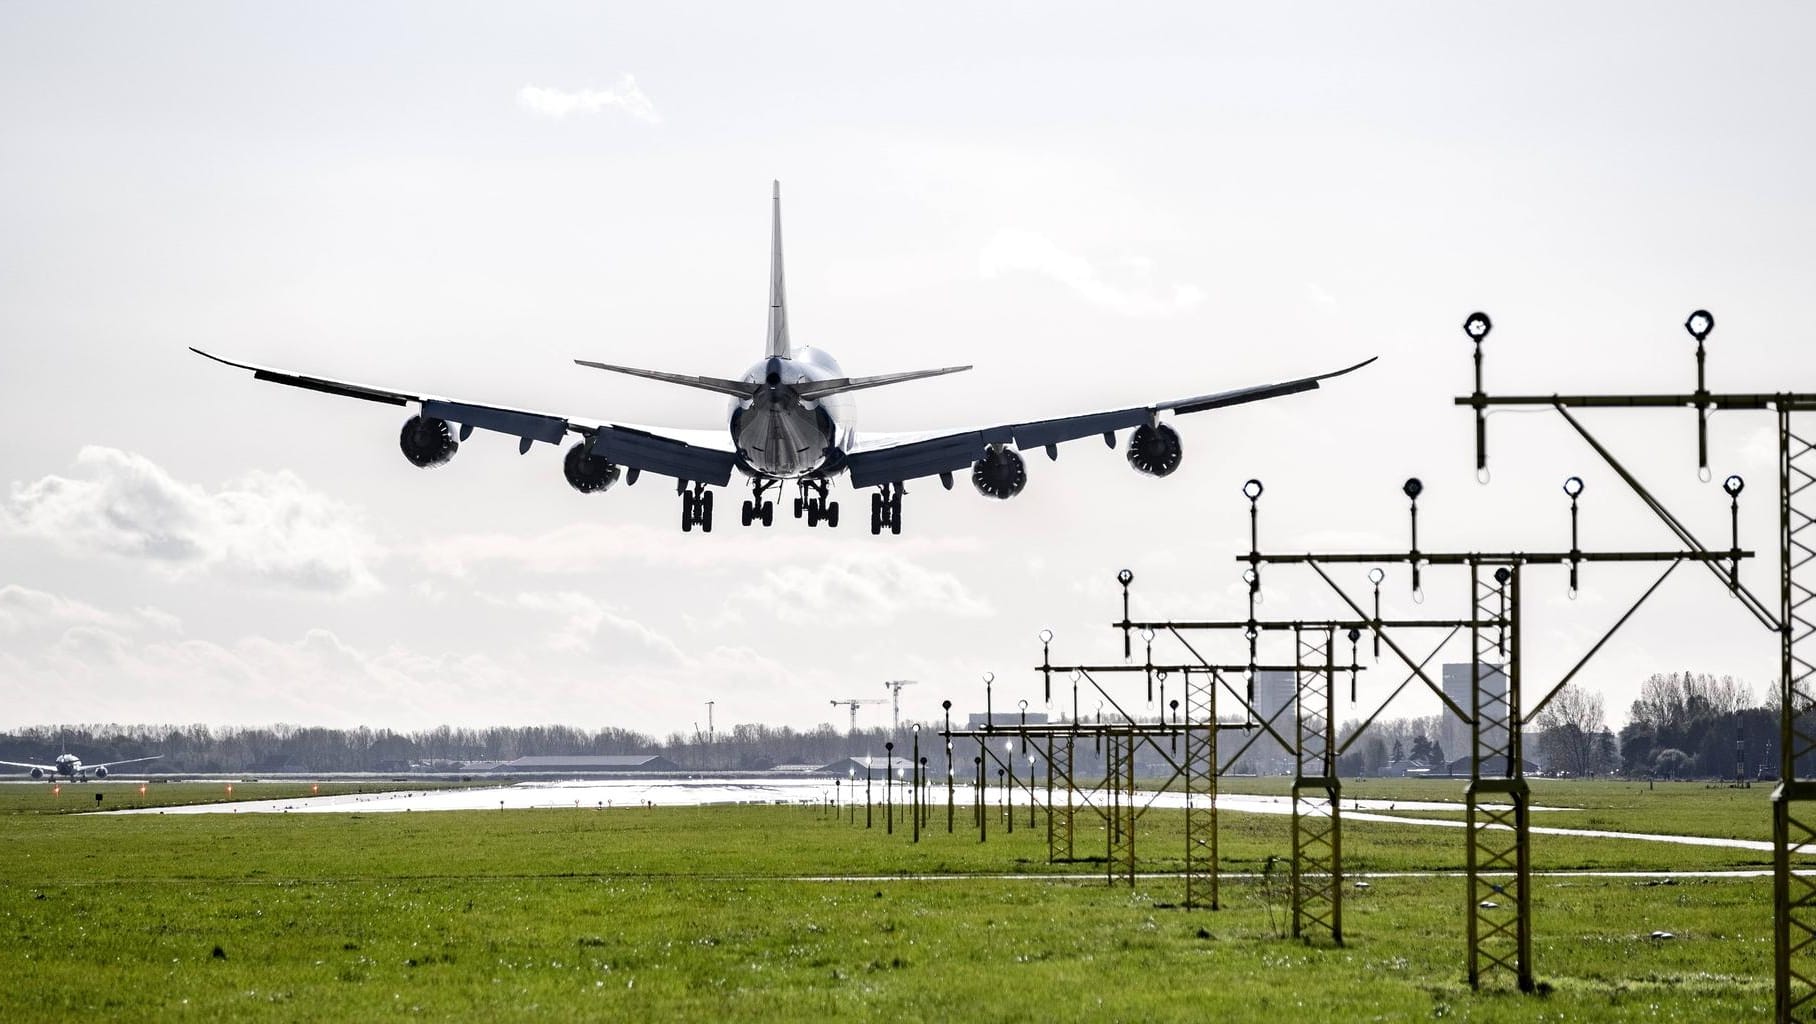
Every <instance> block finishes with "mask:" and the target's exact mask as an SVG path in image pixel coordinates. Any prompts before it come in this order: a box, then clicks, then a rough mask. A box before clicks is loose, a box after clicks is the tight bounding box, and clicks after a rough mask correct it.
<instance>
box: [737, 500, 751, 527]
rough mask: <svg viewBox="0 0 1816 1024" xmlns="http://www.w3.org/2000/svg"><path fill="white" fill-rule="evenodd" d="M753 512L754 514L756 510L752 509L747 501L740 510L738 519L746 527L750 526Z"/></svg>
mask: <svg viewBox="0 0 1816 1024" xmlns="http://www.w3.org/2000/svg"><path fill="white" fill-rule="evenodd" d="M753 512H754V510H753V509H752V508H751V507H750V502H748V501H746V502H745V503H744V504H743V505H742V506H740V507H739V509H738V518H739V519H741V520H743V521H744V525H745V526H749V525H750V520H751V515H752V513H753Z"/></svg>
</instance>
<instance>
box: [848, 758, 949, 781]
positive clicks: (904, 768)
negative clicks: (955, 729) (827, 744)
mask: <svg viewBox="0 0 1816 1024" xmlns="http://www.w3.org/2000/svg"><path fill="white" fill-rule="evenodd" d="M913 767H914V762H913V761H911V760H909V759H908V758H906V757H896V758H889V757H881V756H879V757H870V756H869V755H863V756H858V757H841V758H839V759H838V760H837V761H834V762H832V763H831V764H826V765H821V766H820V767H819V768H818V769H817V772H818V774H820V775H843V776H845V777H846V778H855V779H861V778H864V777H865V775H866V774H869V775H870V777H871V778H874V779H876V781H878V782H882V781H883V777H884V776H885V775H888V774H889V772H890V771H891V770H892V769H893V770H894V771H896V772H899V773H900V774H901V777H902V778H907V777H908V776H909V775H910V774H912V772H911V769H913ZM927 770H928V771H932V770H933V759H932V758H931V757H929V758H928V760H927ZM944 770H945V769H943V768H942V769H941V771H944Z"/></svg>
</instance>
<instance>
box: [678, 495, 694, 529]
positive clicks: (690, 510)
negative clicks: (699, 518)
mask: <svg viewBox="0 0 1816 1024" xmlns="http://www.w3.org/2000/svg"><path fill="white" fill-rule="evenodd" d="M693 528H694V496H693V495H691V494H683V495H681V532H682V533H688V532H691V531H692V530H693Z"/></svg>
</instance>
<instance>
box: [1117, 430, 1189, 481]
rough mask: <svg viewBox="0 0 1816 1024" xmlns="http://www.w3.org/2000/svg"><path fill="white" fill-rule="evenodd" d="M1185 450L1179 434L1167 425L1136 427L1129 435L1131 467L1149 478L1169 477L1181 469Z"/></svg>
mask: <svg viewBox="0 0 1816 1024" xmlns="http://www.w3.org/2000/svg"><path fill="white" fill-rule="evenodd" d="M1184 456H1185V449H1184V447H1183V446H1181V445H1180V443H1179V432H1178V431H1177V430H1174V429H1173V428H1172V427H1169V426H1166V425H1165V424H1161V423H1156V424H1153V425H1151V426H1143V427H1136V428H1135V433H1133V434H1131V435H1129V465H1131V466H1134V467H1135V469H1136V470H1137V471H1138V472H1142V473H1146V474H1147V475H1149V476H1167V475H1169V474H1171V473H1172V472H1173V470H1175V469H1178V468H1179V460H1180V459H1181V458H1183V457H1184Z"/></svg>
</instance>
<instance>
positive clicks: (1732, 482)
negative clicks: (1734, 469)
mask: <svg viewBox="0 0 1816 1024" xmlns="http://www.w3.org/2000/svg"><path fill="white" fill-rule="evenodd" d="M1721 489H1722V490H1724V491H1726V492H1728V497H1730V498H1738V497H1740V492H1741V491H1744V490H1746V489H1747V482H1746V481H1745V480H1742V479H1741V478H1740V475H1739V474H1735V475H1733V476H1730V477H1728V478H1727V479H1726V480H1723V481H1722V482H1721Z"/></svg>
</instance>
